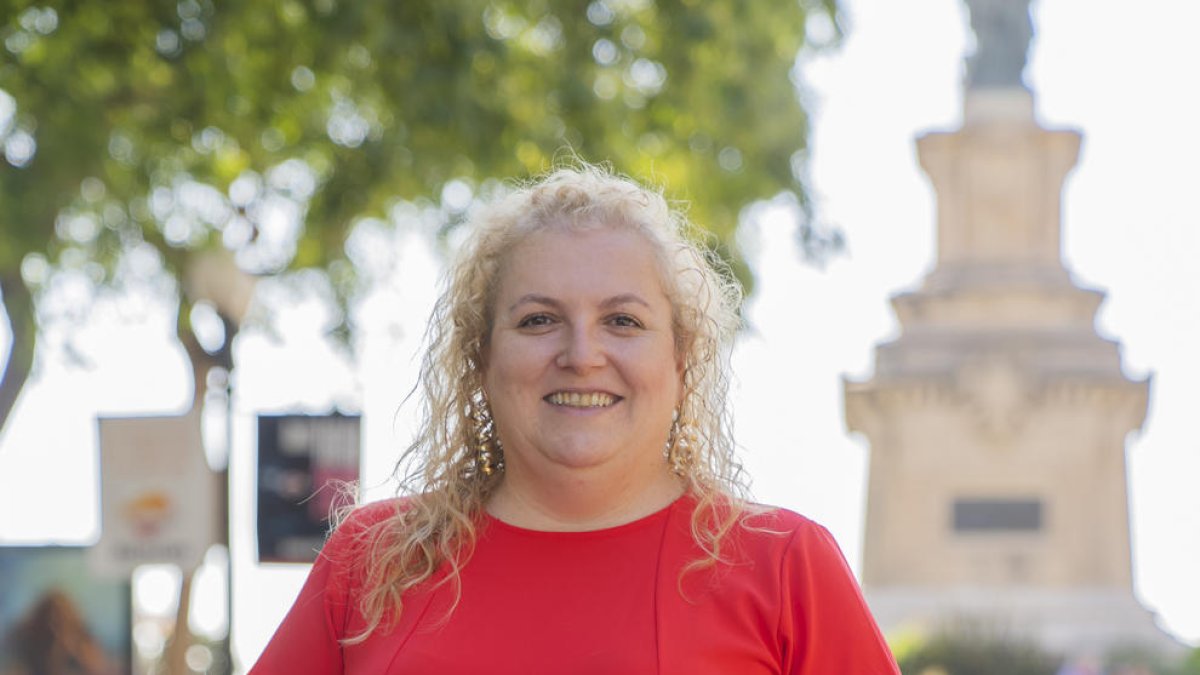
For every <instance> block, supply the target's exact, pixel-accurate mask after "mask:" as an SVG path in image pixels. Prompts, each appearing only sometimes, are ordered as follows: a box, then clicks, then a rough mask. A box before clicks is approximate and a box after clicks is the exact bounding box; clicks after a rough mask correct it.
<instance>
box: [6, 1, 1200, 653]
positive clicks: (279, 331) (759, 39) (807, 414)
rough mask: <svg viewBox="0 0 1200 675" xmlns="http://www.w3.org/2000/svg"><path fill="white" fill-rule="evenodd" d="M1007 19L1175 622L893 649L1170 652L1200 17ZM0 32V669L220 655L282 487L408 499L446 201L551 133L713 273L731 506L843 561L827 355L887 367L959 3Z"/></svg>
mask: <svg viewBox="0 0 1200 675" xmlns="http://www.w3.org/2000/svg"><path fill="white" fill-rule="evenodd" d="M984 4H986V3H984ZM1017 4H1022V3H1017ZM1030 12H1031V17H1032V25H1033V29H1034V36H1033V39H1032V42H1031V48H1030V50H1029V52H1028V66H1027V67H1026V68H1025V69H1024V84H1025V86H1026V87H1027V89H1028V90H1031V91H1032V92H1034V96H1033V101H1034V110H1035V111H1036V119H1037V123H1038V124H1040V125H1041V126H1042V127H1045V128H1047V129H1060V128H1069V129H1074V130H1077V131H1079V132H1081V133H1082V134H1083V145H1082V151H1081V153H1080V155H1079V160H1078V164H1077V165H1076V166H1075V168H1074V169H1073V171H1071V173H1069V174H1068V176H1067V179H1066V183H1065V186H1064V189H1063V191H1062V222H1061V228H1062V229H1061V237H1062V239H1061V241H1062V260H1063V264H1064V265H1065V267H1066V269H1067V270H1069V271H1070V273H1071V278H1072V279H1073V281H1074V283H1076V284H1077V285H1079V286H1082V287H1085V288H1094V289H1099V290H1102V291H1103V292H1104V293H1105V294H1106V299H1105V301H1104V302H1103V304H1102V305H1101V307H1100V310H1099V313H1098V314H1097V318H1096V324H1095V328H1096V331H1097V332H1098V333H1099V334H1100V335H1101V336H1103V337H1104V338H1107V339H1109V340H1114V341H1117V342H1119V343H1120V345H1121V354H1122V359H1123V360H1122V364H1123V365H1122V367H1123V370H1124V373H1125V375H1126V376H1127V377H1128V378H1129V379H1131V380H1134V381H1139V380H1143V379H1145V378H1147V377H1149V378H1150V383H1149V405H1148V408H1147V413H1146V417H1145V421H1144V423H1143V424H1142V425H1141V428H1140V430H1138V431H1135V432H1134V433H1132V434H1131V435H1130V436H1129V437H1128V439H1127V442H1126V443H1125V448H1126V458H1127V476H1128V513H1129V529H1130V532H1131V539H1130V541H1131V549H1130V551H1129V555H1131V556H1132V588H1131V589H1130V590H1131V592H1132V593H1133V596H1134V597H1136V599H1137V600H1138V601H1139V602H1140V603H1141V605H1142V606H1144V607H1145V608H1147V609H1148V610H1149V611H1151V612H1152V613H1153V614H1154V616H1155V619H1154V620H1155V621H1156V622H1157V626H1158V627H1159V628H1160V629H1161V630H1162V631H1163V632H1164V633H1165V634H1169V635H1171V636H1173V641H1174V642H1176V643H1177V644H1178V645H1179V649H1178V650H1175V651H1171V652H1170V654H1168V655H1165V656H1160V655H1157V654H1142V655H1133V656H1130V655H1129V654H1125V655H1122V654H1121V653H1118V651H1113V652H1112V653H1104V654H1095V655H1082V656H1086V657H1087V658H1080V659H1078V662H1075V661H1072V660H1071V658H1068V657H1071V656H1074V655H1068V654H1058V653H1053V651H1052V650H1050V649H1049V648H1045V647H1038V646H1036V645H1034V646H1030V645H1027V644H1025V643H1023V642H1022V643H1020V644H1018V643H1017V642H1013V643H1012V644H1009V643H1008V642H1006V640H1008V639H1009V637H1008V636H1006V635H1000V636H997V635H995V634H988V635H983V636H980V635H973V636H968V637H967V638H963V637H962V636H957V637H956V636H951V638H953V639H950V641H949V642H946V640H945V639H943V638H945V636H942V635H940V634H938V633H937V632H936V631H933V630H931V631H928V632H920V631H918V632H913V631H912V630H908V629H906V630H903V631H897V632H896V633H895V634H894V635H889V637H890V638H891V639H892V640H893V644H894V646H896V648H897V651H898V653H899V654H901V655H902V656H903V655H908V657H909V658H908V661H907V662H906V664H907V665H906V672H910V671H911V672H926V671H925V670H924V669H926V668H932V667H942V668H943V670H944V671H945V672H951V673H953V672H985V671H983V670H979V669H978V668H977V669H975V670H955V669H954V667H953V665H950V664H951V661H950V660H949V659H953V658H959V657H956V656H955V654H958V653H960V652H964V651H966V652H970V651H971V649H977V650H986V649H999V650H1000V651H999V652H985V653H986V654H991V656H989V657H985V661H987V662H990V663H993V664H1000V665H999V666H998V667H999V668H1000V670H997V671H996V672H1008V673H1015V672H1050V673H1054V672H1099V670H1098V669H1099V668H1100V667H1107V668H1108V672H1121V671H1120V669H1121V668H1125V669H1126V672H1129V669H1130V668H1134V667H1141V668H1145V669H1153V670H1152V671H1143V672H1160V673H1166V672H1184V671H1183V669H1184V668H1185V667H1187V666H1185V665H1183V663H1184V661H1183V660H1184V659H1186V658H1187V653H1188V649H1190V648H1192V647H1194V646H1195V645H1197V643H1198V642H1200V576H1197V575H1196V574H1195V570H1196V569H1200V491H1197V490H1196V489H1195V485H1196V484H1197V480H1200V433H1198V432H1197V430H1196V427H1195V424H1194V419H1195V413H1196V410H1197V403H1196V401H1197V398H1196V396H1195V394H1194V393H1193V392H1192V389H1193V386H1194V383H1195V382H1197V381H1200V355H1198V354H1197V351H1196V348H1195V345H1197V344H1200V266H1197V265H1196V264H1195V260H1197V259H1198V258H1200V227H1198V226H1200V215H1198V214H1200V211H1197V209H1196V207H1195V205H1194V203H1193V202H1192V200H1190V199H1189V197H1190V195H1191V193H1192V192H1193V191H1194V185H1195V184H1196V183H1197V181H1198V180H1200V168H1198V164H1197V162H1196V157H1198V156H1200V128H1198V127H1197V125H1196V124H1195V120H1196V119H1200V85H1198V84H1197V79H1196V77H1195V69H1196V67H1197V65H1198V64H1200V44H1198V43H1197V42H1196V41H1195V40H1194V39H1192V38H1191V34H1190V33H1191V27H1193V26H1195V25H1197V23H1198V22H1200V8H1198V7H1196V6H1194V5H1193V4H1192V3H1181V2H1173V1H1172V0H1147V1H1146V2H1143V3H1138V4H1137V5H1136V6H1135V5H1130V4H1129V3H1118V2H1116V1H1115V0H1091V1H1086V2H1085V1H1084V0H1036V1H1035V2H1033V3H1032V5H1031V7H1030ZM0 38H2V39H3V41H4V48H3V49H0V143H2V145H3V149H4V155H5V161H4V162H3V163H0V299H2V301H3V305H4V308H5V312H6V315H7V319H8V320H7V322H0V354H5V355H6V357H7V361H6V365H5V370H4V376H3V380H2V381H0V425H2V426H0V636H6V637H4V638H0V639H5V640H6V641H5V642H4V643H3V644H2V645H0V650H3V651H0V654H3V657H2V658H0V669H6V670H0V672H5V673H7V672H53V671H39V670H38V668H37V667H32V670H31V669H30V668H31V667H30V666H28V665H25V666H22V665H20V661H21V659H23V658H26V657H25V656H24V655H23V653H18V652H19V651H20V650H17V649H16V648H15V647H14V645H15V644H18V643H19V642H21V639H20V638H14V639H7V636H21V635H29V634H35V633H36V631H37V628H36V625H37V621H38V620H40V619H39V617H47V616H51V615H54V616H68V617H74V618H73V619H71V621H72V622H73V625H77V627H78V631H79V632H80V634H82V635H87V636H89V637H88V639H87V640H77V641H76V642H77V643H84V644H92V645H93V646H94V648H89V649H87V650H83V652H81V653H78V654H75V655H73V656H71V657H70V658H73V659H75V660H76V662H77V663H86V664H89V665H87V666H86V668H84V667H83V666H80V669H81V670H80V671H81V672H129V671H132V672H172V673H176V672H178V673H184V672H230V671H231V670H232V671H233V672H243V671H245V670H246V669H247V668H248V667H249V666H250V665H251V664H252V663H253V661H254V659H255V658H256V656H257V655H258V653H259V652H260V651H261V650H262V648H263V646H264V645H265V643H266V641H267V640H268V639H269V637H270V635H271V633H272V631H273V630H274V628H275V626H276V625H277V624H278V622H279V621H280V619H281V618H282V617H283V614H284V613H285V612H286V610H287V608H288V606H289V604H290V602H291V601H292V599H293V598H294V597H295V594H296V593H297V591H298V590H299V586H300V584H301V583H302V581H303V578H304V575H305V574H306V572H307V565H306V564H304V563H303V562H287V561H289V560H300V559H303V558H304V557H305V555H307V556H309V559H311V555H312V549H313V546H314V545H316V544H319V541H320V539H319V532H320V529H319V528H320V521H321V515H322V513H323V511H322V509H326V508H327V506H328V504H329V503H330V496H331V495H330V494H329V492H328V491H325V492H321V493H318V494H319V498H318V499H314V500H308V501H305V502H304V503H303V504H301V505H300V506H299V507H295V508H292V509H291V510H290V511H289V510H287V507H288V506H289V504H293V505H294V504H295V503H297V502H301V501H303V500H304V498H306V497H308V496H309V495H310V494H311V493H312V492H313V490H314V488H315V487H316V486H320V485H322V484H323V483H324V482H325V479H326V478H333V479H353V478H354V477H355V476H357V477H358V478H359V480H360V481H361V482H360V485H361V496H362V498H363V499H366V500H373V499H379V498H384V497H386V496H389V495H391V494H393V493H394V491H395V483H394V482H393V481H392V480H391V471H392V468H393V464H394V462H395V460H396V458H397V457H398V454H399V452H400V450H401V449H402V448H403V447H405V445H406V443H407V440H408V438H409V435H410V433H411V429H412V425H413V422H414V419H415V413H416V408H417V406H416V404H415V403H414V402H413V401H411V400H409V401H407V402H405V397H406V395H407V394H408V393H409V392H410V390H411V389H412V387H413V385H414V384H415V381H416V371H417V366H418V359H419V353H420V347H421V337H422V333H423V331H424V324H425V321H426V318H427V316H428V312H429V309H430V307H431V305H432V302H433V299H434V297H435V293H436V287H437V282H438V279H439V275H440V270H441V266H442V261H443V260H444V259H445V256H446V255H447V253H448V252H450V251H453V249H454V247H455V245H456V242H457V241H458V240H459V238H460V237H461V235H462V231H461V228H458V227H457V226H458V225H460V224H461V223H462V222H463V220H464V219H465V218H466V217H467V215H468V213H469V211H470V208H471V204H472V203H473V201H474V200H476V199H479V198H486V197H487V196H488V195H489V194H492V193H493V192H494V191H495V190H497V189H498V186H499V185H500V184H501V183H500V182H501V181H504V180H507V179H512V178H522V177H526V176H529V175H532V174H536V173H537V172H539V171H542V170H544V169H545V168H547V167H548V166H550V164H551V163H552V162H553V161H555V160H556V159H557V160H560V161H561V160H567V159H569V158H570V157H571V156H573V155H574V156H578V157H580V158H583V159H585V160H588V161H593V162H600V161H607V162H611V163H612V165H613V166H614V167H615V168H616V169H618V170H620V171H623V172H628V173H629V174H631V175H634V176H636V177H639V178H641V179H643V180H646V181H648V182H651V183H655V184H661V185H663V186H664V188H665V190H666V192H667V194H668V196H669V197H671V198H672V199H675V200H679V201H681V202H686V203H687V204H688V205H689V210H688V213H689V215H690V217H691V218H692V219H693V220H694V221H695V222H696V223H697V224H699V225H701V226H702V227H704V228H705V229H707V230H709V231H710V232H711V233H712V235H713V236H712V239H711V242H712V244H713V245H714V246H715V247H716V248H717V250H718V251H719V252H720V253H721V254H722V255H723V256H725V257H726V258H727V259H728V260H729V261H730V262H731V263H733V267H734V270H735V271H736V273H737V274H738V276H739V278H740V279H741V280H742V281H743V282H744V283H745V285H746V287H747V289H748V290H749V293H750V299H749V302H748V306H747V326H746V329H745V331H744V333H743V335H742V336H741V337H740V339H739V343H738V346H737V348H736V351H735V354H734V365H735V372H736V374H737V380H738V381H737V382H736V384H735V388H736V391H735V397H734V400H733V401H732V404H733V406H734V409H735V420H736V422H735V424H736V426H735V435H736V437H737V439H738V441H739V442H740V444H741V445H742V447H743V452H744V455H743V456H744V459H745V463H746V467H747V469H748V471H749V474H750V476H751V478H752V480H753V492H754V496H755V498H756V499H758V500H760V501H763V502H766V503H771V504H778V505H781V506H786V507H788V508H791V509H794V510H796V511H799V512H801V513H804V514H806V515H808V516H810V517H812V518H814V519H816V520H818V521H819V522H822V523H823V524H825V525H827V526H828V527H829V528H830V529H831V531H832V532H833V533H834V535H835V536H836V537H837V539H838V541H839V543H840V544H841V546H842V548H843V550H844V551H845V553H846V556H847V558H848V559H849V561H850V563H851V565H852V567H854V568H855V570H856V571H858V572H860V573H861V570H862V560H863V551H864V545H865V546H866V547H867V548H870V545H871V544H870V536H871V535H870V533H866V532H865V528H864V523H865V520H866V496H867V489H866V488H867V476H868V471H869V467H870V460H871V457H872V455H871V449H870V444H869V443H868V441H867V438H866V437H865V436H863V435H860V434H852V433H849V432H848V431H847V425H846V422H845V413H844V402H843V395H844V387H845V385H844V384H843V378H848V379H849V380H851V381H865V380H869V379H870V378H871V377H872V376H873V373H874V372H875V365H876V364H875V347H876V345H878V344H881V343H886V342H888V341H893V340H896V339H897V338H899V337H901V336H902V334H903V333H902V330H901V326H900V324H899V323H898V321H897V318H896V315H895V313H894V312H893V310H892V308H891V306H890V304H889V298H890V297H892V296H895V295H896V294H898V293H901V292H906V291H914V290H916V289H918V288H920V286H921V284H922V280H923V279H924V278H925V277H926V275H928V274H929V273H930V272H931V271H932V270H933V269H934V268H935V262H936V256H937V251H936V245H935V242H936V241H937V231H936V226H937V218H938V213H937V210H936V204H935V187H934V185H932V184H931V182H930V180H929V178H928V177H927V176H926V175H925V174H924V173H922V171H921V169H920V167H919V165H918V158H917V155H916V153H915V151H914V150H915V146H914V142H915V139H916V138H917V137H918V136H921V135H923V134H925V133H928V132H930V131H952V130H955V129H959V128H960V127H962V125H963V122H964V119H963V110H964V76H965V75H964V74H965V65H964V57H965V56H966V55H969V54H971V53H972V52H973V50H974V49H975V48H976V39H975V37H974V36H973V35H972V33H971V30H970V22H969V20H968V11H967V6H966V3H964V2H961V1H958V0H923V1H922V2H920V3H894V2H885V1H884V0H842V1H841V2H838V3H834V2H832V0H830V1H829V2H816V1H815V0H814V1H811V2H791V3H784V4H782V5H775V4H768V3H735V2H687V1H677V2H665V1H659V2H655V1H654V0H594V1H591V2H580V3H568V4H556V3H549V2H525V3H518V2H496V1H493V2H483V1H479V2H469V1H466V0H452V1H449V2H439V3H419V2H418V3H413V2H409V3H344V2H337V1H336V0H310V1H295V2H275V3H253V2H236V3H228V4H222V5H221V6H218V5H217V3H212V2H209V1H204V0H182V1H181V2H177V3H176V2H161V3H150V2H148V3H119V4H114V3H99V2H76V3H69V4H68V3H55V2H48V3H28V2H5V3H0ZM939 189H940V186H939ZM102 468H103V471H102V470H101V469H102ZM1088 475H1090V473H1089V472H1088V471H1087V467H1081V470H1080V472H1079V476H1081V477H1082V478H1079V480H1086V476H1088ZM226 504H227V507H226V506H225V505H226ZM318 507H319V508H318ZM314 532H315V533H317V534H314ZM118 535H120V536H121V537H123V538H118ZM314 536H315V537H317V538H316V539H315V542H316V544H314V543H313V541H314V540H313V537H314ZM936 564H937V561H936V560H931V565H932V566H934V568H936ZM230 568H232V579H233V584H232V588H230V585H229V584H228V579H229V574H228V572H229V569H230ZM181 598H182V599H183V601H182V602H181ZM231 609H232V611H230V610H231ZM231 618H232V620H231ZM114 625H121V626H125V625H127V626H128V630H113V628H112V627H113V626H114ZM183 626H186V630H183V629H182V627H183ZM231 628H232V631H231V630H230V629H231ZM30 631H32V633H31V632H30ZM230 632H232V639H231V640H229V634H230ZM939 640H941V641H940V642H939ZM954 640H958V642H955V641H954ZM947 644H949V645H950V646H949V647H947V646H946V645H947ZM963 644H966V646H963ZM972 645H975V646H974V647H973V646H972ZM979 645H982V646H979ZM997 645H999V646H998V647H997ZM1123 646H1124V645H1117V644H1114V645H1113V647H1114V650H1116V649H1117V648H1119V647H1123ZM939 649H940V650H941V652H939V651H938V650H939ZM956 649H957V650H959V652H955V650H956ZM1031 649H1032V650H1036V649H1044V650H1045V651H1046V654H1041V655H1040V656H1044V657H1045V658H1041V660H1039V659H1038V658H1034V657H1035V656H1039V655H1038V654H1035V655H1034V656H1029V658H1026V659H1025V660H1024V661H1021V663H1022V664H1032V665H1028V668H1029V669H1028V670H1021V668H1025V667H1026V666H1025V665H1021V666H1019V667H1018V666H1017V665H1012V664H1015V663H1017V662H1016V661H1011V662H1010V661H1005V659H1015V658H1017V657H1013V656H1012V654H1015V653H1020V654H1025V655H1026V656H1028V653H1027V652H1028V650H1031ZM922 650H923V651H922ZM1021 650H1026V651H1021ZM229 653H232V655H233V663H232V664H230V663H229V661H228V659H227V655H228V654H229ZM930 653H938V654H942V655H943V656H942V657H939V658H943V659H945V660H944V661H943V662H936V660H935V661H929V660H926V661H921V659H922V658H925V656H926V655H928V654H930ZM946 654H950V656H945V655H946ZM1093 656H1094V657H1095V658H1094V659H1092V657H1093ZM962 658H966V657H962ZM1093 660H1094V663H1093V662H1092V661H1093ZM1196 661H1197V659H1196V658H1195V656H1194V655H1193V657H1192V667H1200V666H1198V664H1197V663H1196ZM1006 663H1008V664H1009V665H1004V664H1006ZM931 664H932V665H931ZM22 668H25V669H24V670H22ZM918 668H919V669H921V670H918ZM1039 668H1040V669H1041V670H1039ZM1069 668H1075V669H1076V670H1074V671H1070V670H1068V669H1069ZM1085 668H1093V670H1091V671H1087V670H1083V669H1085ZM989 672H990V671H989ZM1187 672H1191V671H1187Z"/></svg>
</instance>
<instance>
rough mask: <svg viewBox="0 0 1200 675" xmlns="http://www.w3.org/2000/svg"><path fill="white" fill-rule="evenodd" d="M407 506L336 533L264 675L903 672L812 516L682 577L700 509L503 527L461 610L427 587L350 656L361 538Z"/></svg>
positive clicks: (687, 503)
mask: <svg viewBox="0 0 1200 675" xmlns="http://www.w3.org/2000/svg"><path fill="white" fill-rule="evenodd" d="M396 507H397V504H396V502H395V501H390V502H380V503H377V504H373V505H371V506H368V507H366V508H364V509H361V510H359V511H358V512H356V514H355V516H354V517H353V518H352V519H351V520H350V521H349V522H347V523H346V524H345V525H343V526H342V527H341V528H339V530H338V531H337V532H335V533H334V535H333V536H332V537H331V538H330V540H329V542H328V543H327V544H326V546H325V549H324V550H323V551H322V553H321V555H320V557H319V558H318V560H317V562H316V564H315V565H314V566H313V569H312V573H311V574H310V575H309V578H308V581H307V582H306V583H305V585H304V588H303V589H302V590H301V591H300V597H299V598H298V599H297V600H296V603H295V605H294V606H293V607H292V609H291V610H290V611H289V612H288V615H287V617H286V618H285V619H284V621H283V624H282V625H280V627H279V629H278V631H277V632H276V633H275V636H274V637H273V638H272V639H271V642H270V644H268V645H267V648H266V651H264V652H263V654H262V656H261V658H260V659H259V660H258V663H257V664H255V666H254V668H252V669H251V671H250V672H251V675H272V674H275V673H280V674H283V673H288V674H303V673H351V674H360V673H373V674H375V673H378V674H384V673H392V674H397V675H399V674H408V673H435V674H437V675H458V674H460V673H462V674H465V673H488V674H494V675H508V674H512V675H517V674H520V675H530V674H540V673H571V674H572V675H577V674H584V675H591V674H595V675H600V674H605V675H608V674H616V673H619V674H622V675H625V674H630V675H637V674H642V673H647V674H649V673H660V674H674V673H680V674H686V675H706V674H709V673H711V674H713V675H716V674H723V675H724V674H729V673H738V674H745V675H758V674H762V675H767V674H768V673H778V674H783V673H787V674H806V675H826V674H829V675H833V674H836V675H859V674H862V675H876V674H884V673H886V674H896V675H898V674H899V672H900V671H899V670H898V669H897V667H896V664H895V661H894V660H893V659H892V655H891V652H890V651H889V650H888V647H887V645H886V644H885V643H884V641H883V638H882V637H881V636H880V633H879V629H878V628H877V627H876V625H875V622H874V620H873V619H872V618H871V615H870V613H869V612H868V610H867V606H866V603H865V602H864V601H863V598H862V594H861V593H860V592H859V588H858V584H857V583H856V582H855V580H854V577H853V576H852V575H851V573H850V569H849V568H848V567H847V565H846V562H845V560H844V559H843V557H842V555H841V552H840V551H839V550H838V547H837V544H836V543H835V542H834V540H833V537H832V536H830V534H829V533H828V532H827V531H826V530H825V529H824V528H823V527H821V526H820V525H817V524H816V523H813V522H812V521H810V520H808V519H806V518H804V517H802V516H799V515H797V514H795V513H792V512H790V511H786V510H782V509H776V510H772V511H771V512H769V513H768V514H766V515H763V516H760V517H755V518H754V519H752V521H751V522H752V525H753V526H754V528H755V529H749V530H748V529H745V528H740V527H738V528H735V529H734V531H733V532H732V533H731V534H730V535H729V537H728V538H727V539H726V540H725V541H724V543H723V544H722V546H723V555H725V556H727V557H728V559H729V563H728V564H721V565H718V566H716V567H714V568H709V569H707V570H705V571H700V572H692V573H688V574H686V575H682V576H681V571H682V570H683V567H684V566H685V565H686V564H687V563H688V562H691V561H693V560H696V559H698V558H699V557H700V554H699V549H698V548H697V547H696V545H695V543H694V542H693V540H692V536H691V532H690V529H689V528H690V520H691V513H692V508H693V507H694V502H693V501H692V500H691V499H690V498H688V497H683V498H681V499H679V500H677V501H676V502H674V503H673V504H671V505H670V506H669V507H667V508H665V509H663V510H661V511H659V512H657V513H654V514H651V515H649V516H647V517H645V518H642V519H640V520H636V521H634V522H631V523H628V524H625V525H621V526H618V527H614V528H609V529H604V530H597V531H592V532H538V531H532V530H524V529H521V528H517V527H514V526H511V525H508V524H506V523H503V522H501V521H499V520H496V519H494V518H491V517H490V516H487V517H486V520H485V522H484V524H483V525H482V526H481V527H480V535H479V540H478V543H477V545H476V549H475V552H474V554H473V555H472V557H471V558H470V560H469V561H468V562H467V564H466V565H465V566H464V568H463V570H462V577H461V578H462V596H461V599H460V600H459V602H458V604H457V606H456V607H454V610H453V611H452V612H448V609H449V608H450V606H451V604H452V603H453V602H454V586H453V585H452V584H445V585H442V586H440V587H438V588H436V589H431V588H429V587H424V588H418V589H415V590H414V591H411V592H410V593H409V594H408V595H407V596H406V598H405V605H404V611H403V612H402V613H401V615H400V619H399V621H398V622H397V623H396V625H395V626H394V627H392V628H391V629H390V630H380V631H377V632H375V633H374V634H372V635H371V637H370V638H368V639H367V640H366V641H365V642H363V643H361V644H357V645H348V646H343V645H341V644H340V643H339V639H341V638H344V637H346V636H348V635H351V634H353V631H355V629H357V628H360V627H361V626H362V625H363V624H362V617H361V616H360V615H359V613H358V610H357V595H358V592H359V589H358V583H357V581H356V578H355V576H356V575H354V574H353V573H351V572H349V570H348V566H347V564H346V561H347V560H348V559H349V556H353V555H354V552H353V551H352V550H350V549H351V548H352V547H351V545H350V544H351V541H352V538H351V537H350V536H348V534H347V533H348V532H349V531H352V530H353V528H355V527H361V526H363V525H365V524H367V523H370V522H375V521H378V520H379V519H380V518H386V517H388V516H389V515H391V514H393V513H394V512H395V509H396ZM760 530H761V531H760ZM430 585H432V584H430Z"/></svg>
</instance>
